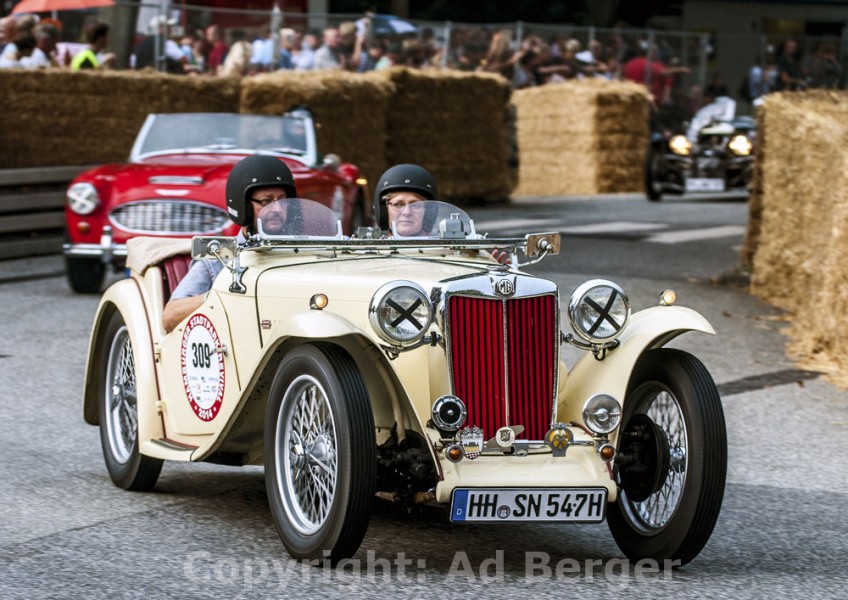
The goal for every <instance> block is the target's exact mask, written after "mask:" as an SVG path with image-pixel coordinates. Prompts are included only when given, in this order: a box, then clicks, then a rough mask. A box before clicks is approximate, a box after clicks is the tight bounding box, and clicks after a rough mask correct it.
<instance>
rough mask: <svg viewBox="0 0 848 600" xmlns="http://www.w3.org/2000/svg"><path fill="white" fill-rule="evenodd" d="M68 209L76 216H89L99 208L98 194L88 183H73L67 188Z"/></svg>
mask: <svg viewBox="0 0 848 600" xmlns="http://www.w3.org/2000/svg"><path fill="white" fill-rule="evenodd" d="M67 198H68V207H69V208H70V209H71V210H72V211H73V212H75V213H76V214H78V215H90V214H91V213H93V212H94V210H95V209H96V208H97V207H98V206H100V194H98V193H97V188H95V187H94V186H93V185H91V184H90V183H75V184H74V185H72V186H71V187H69V188H68V193H67Z"/></svg>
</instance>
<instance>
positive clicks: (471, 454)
mask: <svg viewBox="0 0 848 600" xmlns="http://www.w3.org/2000/svg"><path fill="white" fill-rule="evenodd" d="M459 443H460V445H462V452H463V454H465V458H467V459H468V460H474V459H475V458H477V457H478V456H480V452H481V451H482V450H483V430H482V429H480V428H479V427H469V428H466V429H463V430H462V431H460V432H459Z"/></svg>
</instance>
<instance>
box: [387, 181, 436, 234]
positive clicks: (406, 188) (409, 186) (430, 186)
mask: <svg viewBox="0 0 848 600" xmlns="http://www.w3.org/2000/svg"><path fill="white" fill-rule="evenodd" d="M392 192H414V193H416V194H421V195H422V196H424V198H425V199H426V200H436V199H438V197H439V190H438V188H437V187H436V180H435V179H434V178H433V176H432V175H430V172H429V171H427V169H425V168H423V167H419V166H418V165H395V166H393V167H391V168H390V169H389V170H388V171H386V172H385V173H383V174H382V175H381V176H380V179H378V180H377V185H376V186H374V222H375V223H378V224H379V225H380V228H382V229H388V227H389V224H388V215H387V211H385V210H383V208H382V206H383V205H384V204H385V203H386V201H385V197H386V196H387V195H388V194H390V193H392Z"/></svg>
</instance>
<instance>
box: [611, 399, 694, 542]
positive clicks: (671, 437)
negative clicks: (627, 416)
mask: <svg viewBox="0 0 848 600" xmlns="http://www.w3.org/2000/svg"><path fill="white" fill-rule="evenodd" d="M635 395H636V398H634V400H635V401H636V402H637V406H638V408H637V411H638V412H640V413H643V414H646V415H647V416H648V417H649V418H650V419H651V420H652V421H653V422H654V423H656V425H657V426H658V427H659V428H660V429H661V430H662V431H663V432H664V433H665V435H666V439H667V441H668V450H669V468H668V472H667V473H666V474H665V478H664V479H665V481H664V482H663V484H662V486H661V487H660V489H658V490H657V491H655V492H654V493H652V494H651V495H650V496H648V498H646V499H645V500H643V501H641V502H637V501H634V500H631V499H630V498H628V497H627V493H626V492H622V496H623V499H624V502H623V503H622V508H623V510H625V511H626V512H627V513H629V516H630V519H631V521H632V523H633V525H634V526H635V527H636V528H637V529H639V530H641V531H642V532H643V533H644V534H647V535H650V534H652V533H655V532H656V531H659V530H661V529H663V528H664V527H665V526H666V524H667V523H668V522H669V520H670V519H671V517H672V516H673V515H674V513H675V511H676V510H677V507H678V506H679V504H680V499H681V497H682V495H683V488H684V487H685V485H686V466H687V457H688V455H689V451H688V448H689V446H688V438H687V435H686V421H685V420H684V418H683V412H682V411H681V409H680V403H679V402H678V400H677V398H676V397H675V396H674V394H673V393H672V392H671V390H669V389H668V388H666V387H665V386H657V385H655V384H647V385H646V386H643V387H642V388H640V389H639V390H636V394H635Z"/></svg>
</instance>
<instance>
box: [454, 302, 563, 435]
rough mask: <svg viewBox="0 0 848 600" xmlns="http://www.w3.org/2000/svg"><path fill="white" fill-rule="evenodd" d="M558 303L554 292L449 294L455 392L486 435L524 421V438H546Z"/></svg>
mask: <svg viewBox="0 0 848 600" xmlns="http://www.w3.org/2000/svg"><path fill="white" fill-rule="evenodd" d="M556 308H557V307H556V297H555V296H553V295H550V294H548V295H544V296H536V297H532V298H515V299H511V300H507V301H506V302H504V301H502V300H498V299H489V298H471V297H466V296H451V297H450V300H449V303H448V320H449V325H450V332H449V343H450V356H451V369H452V374H453V385H454V393H455V394H456V395H457V396H459V398H461V399H462V401H463V402H465V404H466V407H467V408H468V422H467V425H468V426H477V427H481V428H482V429H483V434H484V436H485V438H487V439H489V438H491V437H493V436H494V435H495V432H496V431H497V430H498V429H499V428H501V427H503V426H504V425H524V433H522V434H521V435H519V436H517V437H519V438H523V439H528V440H541V439H543V438H544V436H545V433H546V432H547V430H548V427H549V426H550V424H551V417H552V414H553V401H554V378H555V373H556V366H557V352H556V350H557V346H558V343H557V341H558V340H557V336H558V334H557V313H556ZM504 312H505V313H506V314H504ZM507 392H508V394H507ZM507 398H508V400H507Z"/></svg>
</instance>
